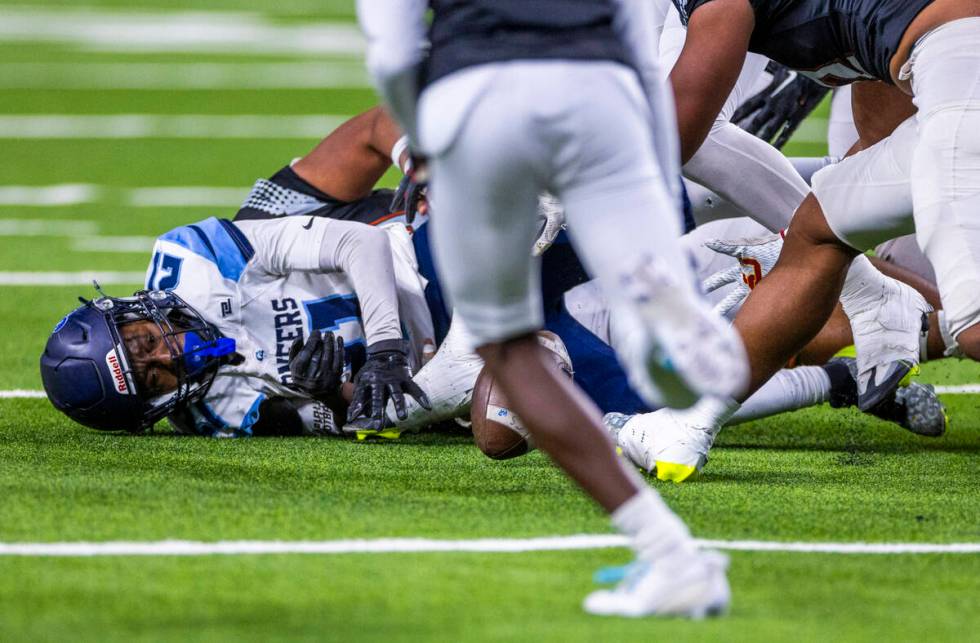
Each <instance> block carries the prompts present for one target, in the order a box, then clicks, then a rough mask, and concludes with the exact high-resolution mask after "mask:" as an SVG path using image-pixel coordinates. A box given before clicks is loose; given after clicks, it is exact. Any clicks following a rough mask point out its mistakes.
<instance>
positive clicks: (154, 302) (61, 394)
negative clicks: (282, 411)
mask: <svg viewBox="0 0 980 643" xmlns="http://www.w3.org/2000/svg"><path fill="white" fill-rule="evenodd" d="M100 294H101V295H102V296H100V297H99V298H97V299H95V300H94V301H89V300H86V299H83V298H79V299H80V300H81V301H82V302H83V305H82V306H80V307H79V308H76V309H75V310H73V311H72V312H70V313H68V315H66V316H65V317H64V319H62V320H61V321H60V322H58V325H57V326H55V328H54V331H53V332H52V333H51V337H49V338H48V343H47V345H46V346H45V348H44V353H43V354H42V355H41V380H42V381H43V383H44V390H45V392H46V393H47V395H48V399H49V400H51V403H52V404H53V405H54V406H55V408H57V409H58V410H59V411H62V412H63V413H65V414H66V415H67V416H68V417H70V418H72V419H73V420H75V421H76V422H78V423H79V424H83V425H85V426H87V427H90V428H93V429H100V430H106V431H119V430H122V431H130V432H133V433H138V432H141V431H144V430H146V429H148V428H149V427H151V426H152V425H153V424H154V423H155V422H156V421H157V420H160V419H162V418H163V417H165V416H167V415H169V414H170V413H173V412H174V411H177V410H179V409H182V408H184V407H185V406H186V405H187V404H189V403H191V402H194V401H196V400H199V399H201V398H202V397H203V396H204V395H205V394H206V393H207V391H208V388H209V387H210V386H211V382H212V381H213V380H214V377H215V374H216V373H217V371H218V368H219V367H220V366H221V365H222V364H228V363H232V362H233V361H234V360H235V359H236V358H237V356H236V355H235V352H234V351H235V341H234V340H233V339H230V338H227V337H222V336H221V334H220V333H219V332H218V331H217V329H216V328H215V327H214V326H213V325H211V324H209V323H208V322H207V321H205V320H204V318H202V317H201V315H200V314H199V313H198V312H197V311H196V310H194V308H192V307H191V306H190V305H189V304H187V303H186V302H185V301H184V300H183V299H181V298H180V297H178V296H177V295H175V294H174V293H172V292H170V291H163V290H141V291H139V292H137V293H135V294H134V295H133V296H132V297H109V296H107V295H105V294H103V293H101V291H100ZM138 321H149V322H152V323H153V324H155V325H156V328H157V330H158V331H159V333H160V337H161V338H162V340H163V341H164V342H165V344H166V348H167V350H168V351H169V352H170V356H171V359H172V364H173V368H174V372H175V375H176V379H177V386H176V389H175V390H173V391H169V392H166V393H164V394H153V393H151V392H149V391H146V390H141V387H140V386H139V385H138V381H137V377H136V375H135V372H134V370H133V368H132V366H131V365H132V364H133V363H134V361H133V359H132V356H131V355H130V352H129V350H128V349H127V347H126V343H125V342H124V341H123V337H122V334H121V333H120V329H121V328H122V327H124V326H125V325H126V324H130V323H133V322H138ZM238 359H240V358H238Z"/></svg>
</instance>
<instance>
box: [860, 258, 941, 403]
mask: <svg viewBox="0 0 980 643" xmlns="http://www.w3.org/2000/svg"><path fill="white" fill-rule="evenodd" d="M867 290H868V291H869V292H867V293H864V292H862V293H861V295H860V296H858V297H851V298H848V299H847V300H845V299H841V304H843V306H844V312H845V313H847V317H848V319H850V321H851V332H852V334H853V335H854V348H855V350H856V351H857V371H858V373H857V384H858V408H860V409H861V410H862V411H871V410H872V409H874V408H875V407H876V406H878V405H879V404H880V403H881V402H883V401H884V400H886V399H888V398H889V397H891V395H892V393H894V392H895V389H896V388H898V386H899V383H900V382H901V381H902V380H903V379H904V378H905V376H906V375H908V374H909V372H910V371H911V370H912V369H913V368H915V366H916V365H917V364H918V363H919V350H920V349H919V339H920V337H921V335H922V333H923V332H925V331H926V330H928V320H927V317H926V316H927V315H928V313H929V312H930V311H932V307H931V306H930V305H929V304H928V303H927V302H926V300H925V299H923V297H922V295H920V294H919V293H918V292H916V290H915V289H914V288H912V287H911V286H907V285H906V284H903V283H902V282H900V281H896V280H894V279H890V278H888V277H885V278H883V279H882V280H881V286H880V287H878V286H877V285H876V286H875V287H874V288H868V289H867Z"/></svg>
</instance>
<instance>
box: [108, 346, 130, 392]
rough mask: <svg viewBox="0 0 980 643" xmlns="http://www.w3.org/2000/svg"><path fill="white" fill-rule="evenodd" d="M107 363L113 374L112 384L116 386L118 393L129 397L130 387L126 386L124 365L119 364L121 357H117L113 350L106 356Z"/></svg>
mask: <svg viewBox="0 0 980 643" xmlns="http://www.w3.org/2000/svg"><path fill="white" fill-rule="evenodd" d="M105 363H106V364H107V365H108V366H109V372H110V373H112V382H113V384H115V386H116V393H120V394H122V395H129V387H128V386H126V376H125V375H123V369H122V364H120V363H119V356H118V355H116V351H115V350H111V351H109V352H108V353H106V354H105Z"/></svg>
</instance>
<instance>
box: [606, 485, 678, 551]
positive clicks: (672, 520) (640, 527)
mask: <svg viewBox="0 0 980 643" xmlns="http://www.w3.org/2000/svg"><path fill="white" fill-rule="evenodd" d="M611 517H612V523H613V525H615V526H616V528H617V529H619V531H621V532H622V533H623V534H625V535H626V536H627V537H629V539H630V541H631V544H632V547H633V549H634V550H635V551H636V555H637V558H641V559H643V560H647V561H654V560H657V559H661V558H664V557H666V556H678V555H680V556H690V555H693V554H694V553H695V552H696V550H697V547H696V546H695V545H694V541H693V540H692V538H691V532H690V531H688V529H687V525H685V524H684V522H683V521H682V520H681V519H680V518H678V517H677V515H676V514H675V513H674V512H673V511H671V510H670V507H668V506H667V505H666V503H664V501H663V499H662V498H661V497H660V495H659V494H658V493H657V492H655V491H654V490H653V489H650V488H647V487H645V488H643V489H640V490H639V491H637V492H636V495H635V496H633V497H632V498H630V499H629V500H627V501H626V502H624V503H623V504H622V505H620V506H619V508H618V509H616V511H614V512H613V513H612V516H611Z"/></svg>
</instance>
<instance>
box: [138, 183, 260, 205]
mask: <svg viewBox="0 0 980 643" xmlns="http://www.w3.org/2000/svg"><path fill="white" fill-rule="evenodd" d="M248 190H249V188H247V187H241V188H219V187H213V186H205V187H197V186H174V187H159V188H136V189H133V190H130V191H129V192H128V193H127V196H126V197H125V203H126V205H130V206H133V207H137V208H146V207H191V206H192V207H211V206H215V207H224V206H230V207H238V206H240V205H241V204H242V202H243V201H244V200H245V197H246V196H248Z"/></svg>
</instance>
